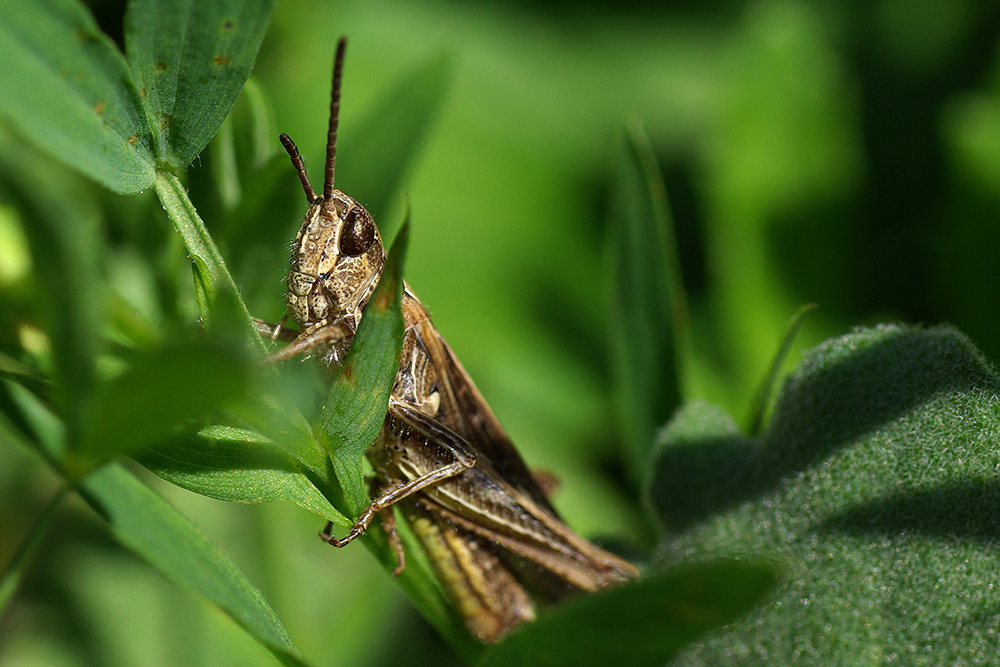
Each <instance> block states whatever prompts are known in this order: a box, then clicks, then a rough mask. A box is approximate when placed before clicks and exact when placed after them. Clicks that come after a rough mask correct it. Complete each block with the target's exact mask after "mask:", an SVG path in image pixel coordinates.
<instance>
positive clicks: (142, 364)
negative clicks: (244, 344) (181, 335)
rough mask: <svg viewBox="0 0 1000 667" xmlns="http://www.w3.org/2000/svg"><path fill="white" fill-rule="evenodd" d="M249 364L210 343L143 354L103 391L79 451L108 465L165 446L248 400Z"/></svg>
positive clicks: (234, 349) (236, 351)
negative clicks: (187, 428) (180, 432)
mask: <svg viewBox="0 0 1000 667" xmlns="http://www.w3.org/2000/svg"><path fill="white" fill-rule="evenodd" d="M252 364H253V362H252V361H251V359H250V358H249V355H247V354H246V353H245V352H244V351H243V350H242V349H240V348H239V347H238V346H236V345H232V344H224V343H220V342H212V341H198V342H196V343H188V344H183V343H182V344H173V345H169V346H166V347H164V348H162V349H159V350H155V351H153V352H149V353H146V354H144V355H142V356H141V357H139V358H138V359H137V360H136V361H135V363H134V364H133V365H132V367H131V368H130V369H129V370H127V371H126V372H125V373H123V374H122V375H120V376H119V377H117V378H115V379H113V380H111V381H110V382H108V383H106V384H105V385H104V386H103V387H101V390H100V391H99V393H98V397H97V400H96V401H95V402H94V406H93V414H92V416H91V419H90V421H89V424H88V426H89V428H88V431H87V433H86V437H85V438H84V440H83V442H82V443H81V444H80V447H79V449H80V450H81V451H82V452H84V453H86V454H89V455H90V456H92V457H95V458H97V459H108V458H113V457H115V456H117V455H119V454H124V453H129V452H132V451H135V450H137V449H140V448H141V447H144V446H148V445H151V444H154V443H157V442H160V441H163V440H165V439H166V438H167V437H168V436H169V435H170V434H171V433H172V432H173V431H174V430H175V429H177V428H178V427H179V426H182V425H184V424H187V423H189V422H193V421H195V420H199V419H204V418H206V417H208V416H209V415H210V414H211V413H212V412H213V411H215V410H219V409H220V408H221V407H222V406H223V405H225V404H226V403H229V402H232V401H234V400H236V399H237V398H240V397H241V396H244V395H246V392H247V389H248V387H249V384H250V379H251V372H252V370H253V366H252Z"/></svg>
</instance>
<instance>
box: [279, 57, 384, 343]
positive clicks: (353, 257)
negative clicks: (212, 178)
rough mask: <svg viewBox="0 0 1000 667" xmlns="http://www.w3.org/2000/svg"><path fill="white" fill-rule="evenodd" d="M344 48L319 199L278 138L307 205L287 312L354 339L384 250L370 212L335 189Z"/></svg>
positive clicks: (295, 155)
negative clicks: (343, 328)
mask: <svg viewBox="0 0 1000 667" xmlns="http://www.w3.org/2000/svg"><path fill="white" fill-rule="evenodd" d="M346 46H347V40H346V39H345V38H343V37H341V38H340V42H339V43H338V44H337V55H336V58H335V59H334V63H333V94H332V95H331V96H330V128H329V131H328V133H327V141H326V173H325V178H324V179H323V194H322V195H317V194H316V192H315V191H313V188H312V185H310V184H309V177H308V176H307V175H306V170H305V166H304V165H303V164H302V158H301V157H300V156H299V149H298V148H296V146H295V142H293V141H292V140H291V139H289V138H288V135H287V134H282V135H281V143H282V145H283V146H284V147H285V150H286V151H288V156H289V157H290V158H291V159H292V165H293V166H294V167H295V170H296V171H297V172H298V175H299V180H300V181H301V182H302V189H303V190H305V193H306V199H308V200H309V210H308V211H306V217H305V219H304V220H303V221H302V228H301V229H299V233H298V236H296V237H295V244H294V247H293V248H292V266H291V270H290V271H289V272H288V296H287V301H288V310H289V313H290V314H291V316H292V318H293V319H294V320H295V322H296V323H297V324H298V325H299V326H300V327H301V328H302V329H303V330H306V331H308V330H315V329H319V328H321V327H323V326H326V325H328V324H332V323H335V322H339V323H341V324H343V325H345V326H346V327H347V329H348V333H352V334H353V333H354V331H355V330H356V328H357V324H358V321H359V320H360V319H361V310H362V308H364V307H365V304H366V303H367V302H368V299H369V297H371V295H372V292H373V291H375V286H376V285H377V284H378V280H379V278H380V277H381V275H382V265H383V264H384V263H385V250H384V249H383V247H382V238H381V236H379V233H378V228H376V227H375V222H374V221H373V220H372V216H371V215H370V214H369V213H368V211H366V210H365V208H364V207H363V206H362V205H361V204H359V203H358V202H357V201H355V200H354V198H353V197H350V196H348V195H345V194H344V193H343V192H341V191H340V190H335V189H334V187H333V176H334V167H335V166H336V164H337V119H338V116H339V115H340V79H341V72H342V70H343V66H344V49H345V48H346Z"/></svg>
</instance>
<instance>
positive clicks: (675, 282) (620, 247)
mask: <svg viewBox="0 0 1000 667" xmlns="http://www.w3.org/2000/svg"><path fill="white" fill-rule="evenodd" d="M608 216H609V218H610V228H611V234H612V238H611V244H610V245H611V271H610V275H611V282H612V296H611V314H612V316H611V320H610V321H611V331H610V340H611V351H612V362H613V366H612V368H613V371H614V376H613V379H614V391H615V401H616V407H617V411H618V422H619V424H620V428H621V431H622V434H623V439H624V442H625V446H626V448H627V450H628V458H627V462H628V463H629V466H630V468H629V470H630V472H631V473H632V474H633V476H634V477H635V478H636V479H639V478H641V477H642V474H643V472H644V470H645V466H646V461H647V454H648V452H649V450H650V449H651V448H652V446H653V439H654V436H655V433H656V429H657V428H659V427H660V426H661V425H662V424H664V423H666V421H667V420H668V419H669V418H670V415H671V414H673V412H674V410H675V409H676V408H677V406H678V405H679V404H680V400H681V386H680V369H679V367H678V360H679V358H680V352H679V350H680V349H681V348H682V346H683V345H685V344H686V340H687V333H686V332H687V310H686V308H687V307H686V305H685V297H684V288H683V285H682V284H681V279H680V264H679V261H678V259H677V251H676V247H675V241H674V231H673V222H672V220H671V218H670V211H669V207H668V205H667V196H666V191H665V189H664V187H663V177H662V176H661V175H660V172H659V169H658V167H657V165H656V160H655V158H654V156H653V152H652V149H651V148H650V146H649V141H648V140H647V139H646V136H645V134H644V133H643V132H642V130H641V128H640V127H639V126H638V125H632V126H630V127H629V128H628V130H627V132H626V134H625V142H624V151H623V152H622V156H621V158H620V160H619V162H618V173H617V180H616V186H615V191H614V194H613V198H612V204H611V210H610V212H609V214H608Z"/></svg>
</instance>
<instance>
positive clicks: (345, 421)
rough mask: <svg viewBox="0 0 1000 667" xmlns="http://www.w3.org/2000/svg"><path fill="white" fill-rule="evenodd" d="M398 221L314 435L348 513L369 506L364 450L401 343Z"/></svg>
mask: <svg viewBox="0 0 1000 667" xmlns="http://www.w3.org/2000/svg"><path fill="white" fill-rule="evenodd" d="M408 229H409V227H408V224H407V223H405V222H404V223H403V227H402V229H400V231H399V234H397V235H396V240H395V242H394V243H393V244H392V250H390V251H389V257H388V259H386V263H385V269H384V270H383V272H382V279H381V280H380V281H379V284H378V287H377V288H376V289H375V294H374V295H373V296H372V298H371V300H370V301H369V302H368V307H367V308H365V311H364V316H363V317H362V318H361V323H360V324H359V325H358V332H357V334H355V336H354V340H353V342H352V343H351V348H350V351H349V352H348V355H347V359H346V360H345V361H344V364H343V365H342V366H341V369H340V373H339V374H338V375H337V378H336V379H335V380H334V382H333V386H332V387H331V388H330V393H329V394H327V398H326V403H325V404H324V406H323V412H322V415H321V416H320V419H319V424H318V428H317V429H316V431H317V436H318V438H319V440H320V441H321V442H322V443H323V446H324V447H326V448H327V450H328V451H329V452H330V457H331V459H332V460H333V467H334V471H335V472H336V474H337V481H339V482H340V485H341V488H342V489H343V491H344V497H345V499H346V500H347V502H348V506H349V508H350V510H351V511H352V512H360V510H361V509H363V508H364V507H366V506H367V505H368V489H367V487H366V485H365V482H364V477H363V475H362V459H363V457H364V453H365V450H367V449H368V446H369V445H371V443H372V442H373V441H374V440H375V436H376V435H378V431H379V429H380V428H382V422H383V421H384V420H385V413H386V410H387V409H388V405H389V394H390V393H391V392H392V385H393V380H394V379H395V377H396V372H397V371H398V369H399V354H400V350H401V348H402V345H403V312H402V309H401V307H400V302H401V300H402V297H403V280H402V271H403V258H404V255H405V253H406V244H407V238H408V235H409V234H408Z"/></svg>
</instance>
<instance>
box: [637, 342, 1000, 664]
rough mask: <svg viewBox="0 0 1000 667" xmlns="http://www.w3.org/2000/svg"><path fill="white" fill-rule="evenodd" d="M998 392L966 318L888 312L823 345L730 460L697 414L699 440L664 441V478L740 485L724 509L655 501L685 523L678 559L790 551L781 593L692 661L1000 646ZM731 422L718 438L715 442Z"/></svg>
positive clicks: (944, 656)
mask: <svg viewBox="0 0 1000 667" xmlns="http://www.w3.org/2000/svg"><path fill="white" fill-rule="evenodd" d="M997 396H1000V378H998V377H997V375H996V373H995V371H994V370H993V368H992V367H991V366H990V365H989V363H987V362H986V360H985V359H984V358H983V357H982V355H981V354H980V353H979V352H978V351H977V350H976V349H975V348H974V347H973V346H972V344H971V343H970V342H969V341H968V339H966V338H965V337H964V336H962V335H961V334H959V333H958V332H956V331H955V330H954V329H952V328H950V327H934V328H929V329H920V328H916V327H904V326H880V327H877V328H874V329H865V330H859V331H857V332H854V333H851V334H849V335H846V336H843V337H841V338H837V339H833V340H830V341H827V342H826V343H824V344H822V345H820V346H819V347H817V348H815V349H814V350H812V351H810V352H809V353H808V354H807V356H806V358H805V360H804V361H803V362H802V363H801V364H800V365H799V366H798V368H797V369H796V370H795V372H794V373H793V374H792V375H791V377H790V378H789V379H788V380H787V381H786V382H785V384H784V387H783V389H782V392H781V395H780V397H779V399H778V402H777V404H776V406H775V409H774V413H773V415H772V418H771V423H770V425H769V427H768V428H767V429H766V430H765V431H764V432H763V434H762V435H761V437H760V438H758V439H756V440H755V441H753V442H752V445H751V446H750V447H747V446H746V445H747V442H746V441H745V440H744V441H743V442H742V443H741V442H740V440H739V438H738V437H737V438H736V439H733V440H731V441H730V446H731V447H733V448H734V449H735V450H737V451H741V452H743V453H742V455H739V456H734V457H732V459H731V460H729V461H727V460H726V459H725V457H722V456H715V457H714V459H713V460H714V461H715V463H716V465H714V467H713V466H712V465H709V462H708V461H706V460H701V461H699V459H698V458H697V443H696V442H695V438H694V434H693V432H691V431H690V430H689V431H688V435H687V436H686V437H687V438H688V440H689V444H688V445H687V446H685V447H677V446H675V445H676V442H669V441H664V442H663V443H662V444H663V449H661V450H660V451H659V452H658V456H657V458H656V474H657V477H658V478H660V479H659V481H658V482H657V483H656V485H655V486H656V488H659V489H661V490H663V489H668V488H670V486H671V483H672V482H679V481H680V480H686V483H687V485H688V486H689V487H690V488H695V487H697V486H699V485H705V486H709V485H714V486H716V487H718V486H719V485H726V486H728V487H729V491H728V492H727V495H728V497H729V499H730V503H729V504H728V506H726V507H719V508H716V509H718V510H719V511H717V512H711V511H703V510H702V509H701V508H699V507H697V506H696V504H695V503H694V502H691V501H686V502H684V503H681V502H678V500H679V498H678V497H677V496H674V497H673V499H672V500H671V499H670V498H660V499H659V500H658V501H657V499H655V498H654V499H653V500H654V504H656V505H657V506H658V507H659V508H660V511H661V512H663V513H664V514H665V515H666V516H667V519H666V520H667V521H668V522H672V523H674V524H677V523H680V524H682V525H684V526H685V527H686V530H685V532H684V533H683V534H681V535H679V536H678V537H677V539H675V540H673V541H672V542H671V544H670V550H669V554H668V555H669V559H670V560H671V561H677V560H679V561H683V560H685V559H689V558H691V557H692V556H694V555H704V554H706V553H710V554H746V553H759V554H768V555H769V556H770V557H775V558H780V559H781V560H782V562H785V563H787V570H786V573H785V574H786V582H787V583H786V585H785V587H784V589H783V590H782V592H781V594H780V595H779V596H778V597H776V598H775V600H774V601H773V603H772V604H770V605H768V606H767V607H765V608H762V609H761V610H759V611H758V612H757V613H755V615H754V617H753V618H752V619H750V620H747V621H744V622H739V623H736V624H734V625H732V626H730V627H729V628H727V629H726V630H725V631H723V632H719V633H716V634H713V635H712V636H711V637H710V638H706V639H704V640H700V641H698V642H696V644H695V645H694V646H693V647H691V648H690V649H688V650H686V651H685V652H684V653H683V654H682V655H681V656H680V657H679V659H678V664H681V665H717V664H725V663H726V662H729V661H730V658H731V657H732V656H733V655H734V654H738V655H740V656H741V657H740V663H741V664H744V665H773V664H786V665H795V664H801V665H805V664H857V663H869V662H881V661H883V660H884V658H885V656H894V660H895V661H897V662H899V664H973V663H977V662H979V659H978V658H977V656H978V657H982V656H990V655H996V654H997V652H998V650H1000V638H998V636H997V634H996V633H995V632H993V628H995V626H996V623H997V612H996V610H997V602H996V594H995V591H996V590H997V589H998V588H1000V557H998V555H997V553H996V549H995V546H994V545H995V543H996V540H997V537H998V535H1000V521H998V520H997V516H1000V483H998V482H997V473H996V471H997V465H998V457H997V446H996V443H997V442H998V441H1000V408H998V403H997V398H996V397H997ZM679 418H681V417H679ZM669 432H670V429H668V431H667V434H669ZM720 436H722V433H719V434H718V435H715V436H712V435H709V436H708V440H709V442H708V445H709V447H708V450H709V452H708V453H709V455H710V454H711V448H712V445H711V442H712V440H715V442H716V445H715V446H716V447H719V446H722V445H723V444H724V441H723V439H722V438H721V437H720ZM668 437H669V436H668ZM654 493H655V491H654ZM692 513H693V516H690V515H691V514H692ZM685 517H687V518H688V520H685ZM831 628H832V629H835V630H834V632H835V638H836V641H831V639H832V638H833V635H831ZM987 662H988V659H987Z"/></svg>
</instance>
